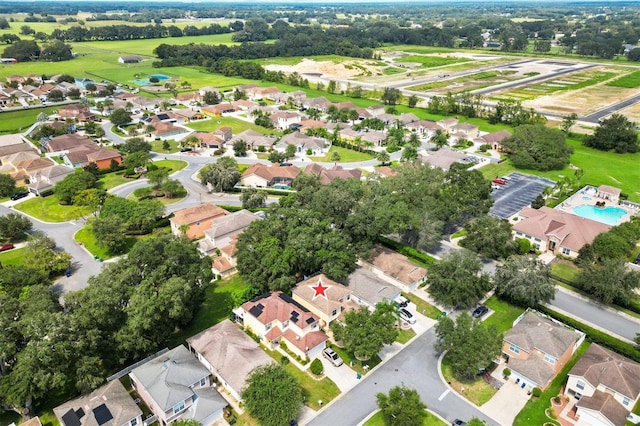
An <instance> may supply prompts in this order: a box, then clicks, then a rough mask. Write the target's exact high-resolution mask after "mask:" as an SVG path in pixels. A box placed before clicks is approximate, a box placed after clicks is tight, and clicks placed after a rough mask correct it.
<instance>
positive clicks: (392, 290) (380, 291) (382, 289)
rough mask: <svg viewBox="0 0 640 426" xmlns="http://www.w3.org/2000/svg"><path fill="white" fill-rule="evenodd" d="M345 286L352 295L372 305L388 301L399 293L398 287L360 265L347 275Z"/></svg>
mask: <svg viewBox="0 0 640 426" xmlns="http://www.w3.org/2000/svg"><path fill="white" fill-rule="evenodd" d="M347 287H348V288H349V290H351V291H352V292H353V295H354V296H356V297H358V298H359V299H361V300H364V301H365V302H367V303H368V304H370V305H372V306H375V305H376V304H378V303H380V302H385V301H390V300H392V299H393V298H395V297H396V296H399V295H400V293H401V291H400V289H399V288H398V287H396V286H394V285H391V284H389V283H388V282H386V281H384V280H382V279H380V278H378V277H377V276H376V274H374V273H373V272H371V271H369V270H367V269H364V268H362V267H357V268H356V269H355V271H353V272H352V273H351V274H350V275H349V282H348V283H347Z"/></svg>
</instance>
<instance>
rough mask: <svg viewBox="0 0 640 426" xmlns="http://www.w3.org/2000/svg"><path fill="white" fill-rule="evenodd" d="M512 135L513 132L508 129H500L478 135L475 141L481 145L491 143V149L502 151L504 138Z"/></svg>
mask: <svg viewBox="0 0 640 426" xmlns="http://www.w3.org/2000/svg"><path fill="white" fill-rule="evenodd" d="M509 136H511V132H509V131H508V130H498V131H497V132H492V133H487V134H485V135H482V136H478V137H477V138H475V139H474V142H476V143H479V144H481V145H484V144H488V145H491V149H493V150H496V151H500V150H501V149H502V145H501V142H502V140H503V139H505V138H508V137H509Z"/></svg>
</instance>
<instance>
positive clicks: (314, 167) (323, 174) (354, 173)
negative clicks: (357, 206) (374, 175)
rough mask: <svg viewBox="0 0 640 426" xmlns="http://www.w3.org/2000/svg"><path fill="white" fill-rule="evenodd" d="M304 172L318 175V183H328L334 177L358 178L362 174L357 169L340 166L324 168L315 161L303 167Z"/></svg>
mask: <svg viewBox="0 0 640 426" xmlns="http://www.w3.org/2000/svg"><path fill="white" fill-rule="evenodd" d="M304 173H306V174H314V175H316V176H319V177H320V183H322V184H323V185H328V184H330V183H331V181H333V180H334V179H358V180H360V177H361V176H362V172H361V171H360V170H358V169H349V170H347V169H343V168H342V167H341V166H335V167H332V168H330V169H325V168H324V167H322V166H321V165H319V164H317V163H313V164H311V165H309V166H307V167H305V169H304Z"/></svg>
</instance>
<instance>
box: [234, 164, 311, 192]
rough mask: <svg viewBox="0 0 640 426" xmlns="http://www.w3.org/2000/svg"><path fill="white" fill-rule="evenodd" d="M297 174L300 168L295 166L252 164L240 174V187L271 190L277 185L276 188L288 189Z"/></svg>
mask: <svg viewBox="0 0 640 426" xmlns="http://www.w3.org/2000/svg"><path fill="white" fill-rule="evenodd" d="M299 173H300V168H298V167H296V166H281V165H280V164H277V163H276V164H272V165H270V166H267V165H264V164H261V163H254V164H252V165H251V166H249V168H247V170H245V171H244V172H243V173H242V177H241V178H240V185H242V186H246V187H253V188H271V187H273V186H275V185H278V188H283V189H288V188H289V187H290V186H291V183H292V182H293V180H294V179H295V178H296V176H298V174H299Z"/></svg>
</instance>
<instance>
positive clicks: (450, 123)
mask: <svg viewBox="0 0 640 426" xmlns="http://www.w3.org/2000/svg"><path fill="white" fill-rule="evenodd" d="M436 124H437V125H439V126H440V127H442V129H443V130H445V131H447V132H450V131H452V129H453V128H454V127H455V126H457V125H458V119H457V118H455V117H447V118H443V119H442V120H440V121H436Z"/></svg>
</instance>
